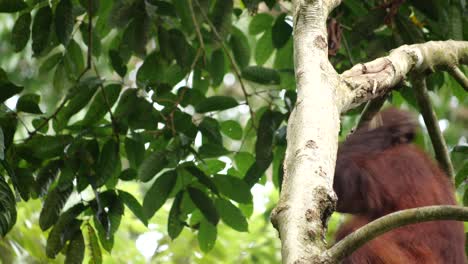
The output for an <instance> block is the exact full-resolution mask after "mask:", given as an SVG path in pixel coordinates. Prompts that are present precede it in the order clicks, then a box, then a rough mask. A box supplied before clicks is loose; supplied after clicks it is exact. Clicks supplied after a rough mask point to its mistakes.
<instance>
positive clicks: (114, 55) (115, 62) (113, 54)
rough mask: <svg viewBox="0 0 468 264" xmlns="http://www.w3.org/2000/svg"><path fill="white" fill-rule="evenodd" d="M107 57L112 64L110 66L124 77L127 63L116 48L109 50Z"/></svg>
mask: <svg viewBox="0 0 468 264" xmlns="http://www.w3.org/2000/svg"><path fill="white" fill-rule="evenodd" d="M109 59H110V63H111V65H112V68H113V69H114V70H115V72H116V73H117V74H118V75H119V76H120V77H124V76H125V75H126V74H127V65H126V63H125V62H124V61H123V59H122V57H120V54H119V52H118V51H116V50H109Z"/></svg>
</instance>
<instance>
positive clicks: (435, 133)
mask: <svg viewBox="0 0 468 264" xmlns="http://www.w3.org/2000/svg"><path fill="white" fill-rule="evenodd" d="M412 84H413V89H414V92H415V93H414V94H415V96H416V100H417V102H418V105H419V109H420V111H421V115H422V116H423V118H424V123H425V124H426V128H427V132H428V133H429V137H430V138H431V142H432V146H433V148H434V153H435V156H436V159H437V161H439V163H440V165H441V166H442V168H443V170H444V171H445V172H446V173H447V175H448V176H449V177H453V175H454V172H453V166H452V161H451V160H450V154H449V152H448V149H447V144H446V143H445V139H444V136H443V135H442V131H440V127H439V123H438V121H437V120H438V119H437V116H436V114H435V112H434V110H433V107H432V103H431V100H430V98H429V93H428V91H427V85H426V78H424V77H417V76H416V77H414V78H413V80H412Z"/></svg>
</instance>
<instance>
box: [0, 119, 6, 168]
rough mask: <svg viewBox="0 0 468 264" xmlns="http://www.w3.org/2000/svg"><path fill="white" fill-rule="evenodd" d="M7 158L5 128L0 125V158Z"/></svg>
mask: <svg viewBox="0 0 468 264" xmlns="http://www.w3.org/2000/svg"><path fill="white" fill-rule="evenodd" d="M4 159H5V135H4V134H3V129H2V127H1V126H0V160H4Z"/></svg>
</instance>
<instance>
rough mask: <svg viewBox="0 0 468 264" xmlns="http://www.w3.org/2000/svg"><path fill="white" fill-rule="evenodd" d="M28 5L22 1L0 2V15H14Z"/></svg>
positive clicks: (7, 0) (8, 0)
mask: <svg viewBox="0 0 468 264" xmlns="http://www.w3.org/2000/svg"><path fill="white" fill-rule="evenodd" d="M26 7H28V5H27V4H26V3H25V2H23V1H22V0H0V13H15V12H18V11H20V10H23V9H25V8H26Z"/></svg>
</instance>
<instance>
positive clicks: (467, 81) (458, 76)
mask: <svg viewBox="0 0 468 264" xmlns="http://www.w3.org/2000/svg"><path fill="white" fill-rule="evenodd" d="M449 73H450V74H451V75H452V76H453V78H455V80H457V82H458V83H459V84H460V85H461V87H463V89H465V91H467V92H468V78H467V77H466V76H465V74H464V73H463V72H462V71H461V70H460V68H458V67H456V66H454V67H452V68H450V70H449Z"/></svg>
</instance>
